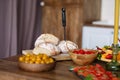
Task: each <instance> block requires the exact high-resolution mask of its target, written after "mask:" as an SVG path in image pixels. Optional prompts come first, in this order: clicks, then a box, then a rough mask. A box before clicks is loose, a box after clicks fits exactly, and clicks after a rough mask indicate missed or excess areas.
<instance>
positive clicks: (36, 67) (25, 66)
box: [18, 62, 55, 72]
mask: <svg viewBox="0 0 120 80" xmlns="http://www.w3.org/2000/svg"><path fill="white" fill-rule="evenodd" d="M18 66H19V68H20V69H22V70H25V71H30V72H41V71H49V70H51V69H53V68H54V67H55V62H53V63H49V64H29V63H24V62H19V63H18Z"/></svg>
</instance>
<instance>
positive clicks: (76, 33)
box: [42, 0, 101, 48]
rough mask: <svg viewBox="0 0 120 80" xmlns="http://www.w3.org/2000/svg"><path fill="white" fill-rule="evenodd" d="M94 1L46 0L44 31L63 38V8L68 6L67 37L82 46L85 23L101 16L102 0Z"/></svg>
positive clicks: (43, 20) (43, 11)
mask: <svg viewBox="0 0 120 80" xmlns="http://www.w3.org/2000/svg"><path fill="white" fill-rule="evenodd" d="M94 1H95V2H94ZM94 1H93V0H44V2H45V6H43V7H42V33H51V34H54V35H56V36H57V37H59V38H60V40H63V27H62V14H61V13H62V11H61V9H62V8H63V7H64V8H66V29H67V39H68V40H71V41H73V42H75V43H76V44H78V45H79V47H80V48H81V44H82V43H81V40H82V26H83V24H84V23H86V22H90V21H92V20H97V19H99V17H100V15H99V14H98V13H99V12H98V11H99V10H100V9H98V8H99V7H100V3H99V1H101V0H94ZM97 1H98V2H97ZM98 4H99V5H98ZM91 5H92V6H91ZM92 8H93V9H95V11H94V10H93V9H92Z"/></svg>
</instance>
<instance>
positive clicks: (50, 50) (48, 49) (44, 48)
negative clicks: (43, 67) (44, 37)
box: [33, 43, 60, 56]
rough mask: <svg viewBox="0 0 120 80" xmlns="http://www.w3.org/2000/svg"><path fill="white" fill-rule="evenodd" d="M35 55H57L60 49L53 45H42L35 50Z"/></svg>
mask: <svg viewBox="0 0 120 80" xmlns="http://www.w3.org/2000/svg"><path fill="white" fill-rule="evenodd" d="M33 53H35V54H39V53H45V54H47V55H49V56H52V55H57V54H59V53H60V49H59V48H58V47H57V46H56V45H54V44H52V43H41V44H39V45H38V46H37V47H35V48H34V49H33Z"/></svg>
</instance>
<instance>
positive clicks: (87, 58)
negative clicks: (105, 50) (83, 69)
mask: <svg viewBox="0 0 120 80" xmlns="http://www.w3.org/2000/svg"><path fill="white" fill-rule="evenodd" d="M69 54H70V56H71V59H72V60H73V62H74V63H76V64H77V65H88V64H90V63H92V62H93V61H94V60H95V59H96V57H97V52H96V51H95V53H93V54H75V53H73V52H70V53H69Z"/></svg>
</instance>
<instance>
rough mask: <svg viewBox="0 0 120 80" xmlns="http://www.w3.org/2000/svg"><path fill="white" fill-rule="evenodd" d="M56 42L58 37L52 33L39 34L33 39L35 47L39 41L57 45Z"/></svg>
mask: <svg viewBox="0 0 120 80" xmlns="http://www.w3.org/2000/svg"><path fill="white" fill-rule="evenodd" d="M58 42H59V39H58V38H57V37H56V36H54V35H52V34H48V33H47V34H41V35H40V36H39V37H38V38H37V39H36V41H35V47H38V46H39V44H41V43H52V44H54V45H57V44H58Z"/></svg>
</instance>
